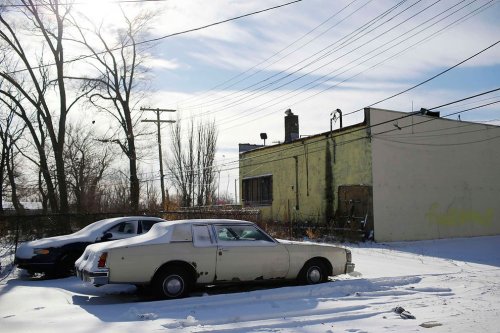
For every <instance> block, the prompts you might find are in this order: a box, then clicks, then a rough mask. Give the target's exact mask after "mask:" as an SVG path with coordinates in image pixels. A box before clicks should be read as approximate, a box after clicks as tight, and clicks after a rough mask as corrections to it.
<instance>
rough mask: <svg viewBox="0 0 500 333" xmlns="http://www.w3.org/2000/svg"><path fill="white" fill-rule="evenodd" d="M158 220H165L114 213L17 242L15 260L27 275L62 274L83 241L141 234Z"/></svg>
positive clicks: (80, 250) (79, 252)
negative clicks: (57, 233) (76, 227)
mask: <svg viewBox="0 0 500 333" xmlns="http://www.w3.org/2000/svg"><path fill="white" fill-rule="evenodd" d="M158 222H165V220H163V219H161V218H158V217H147V216H127V217H116V218H110V219H105V220H100V221H97V222H94V223H92V224H89V225H88V226H86V227H85V228H83V229H81V230H79V231H77V232H75V233H72V234H69V235H63V236H55V237H49V238H42V239H37V240H34V241H29V242H25V243H21V244H20V245H19V247H18V248H17V251H16V258H15V264H16V265H17V267H19V268H22V269H26V270H27V271H28V273H29V274H31V275H33V274H35V273H44V274H45V275H49V276H54V277H59V276H66V275H69V274H71V272H72V271H73V269H74V264H75V261H76V260H77V259H78V258H79V257H80V256H81V255H82V254H83V251H84V250H85V248H86V247H87V245H89V244H93V243H96V242H103V241H108V240H117V239H123V238H129V237H133V236H136V235H139V234H143V233H146V232H148V231H149V229H151V227H152V226H153V224H155V223H158Z"/></svg>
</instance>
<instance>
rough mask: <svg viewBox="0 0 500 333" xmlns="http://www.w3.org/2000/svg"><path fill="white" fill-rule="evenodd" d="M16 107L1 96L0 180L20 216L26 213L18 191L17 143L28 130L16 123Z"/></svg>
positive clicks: (0, 189)
mask: <svg viewBox="0 0 500 333" xmlns="http://www.w3.org/2000/svg"><path fill="white" fill-rule="evenodd" d="M13 108H15V105H12V101H10V100H6V99H4V98H2V97H1V96H0V111H1V112H0V141H1V143H2V156H1V159H0V179H1V181H2V185H3V184H8V186H9V188H10V192H11V195H10V198H11V201H12V205H13V206H14V209H15V210H16V212H17V213H18V214H20V213H22V212H23V211H24V208H23V206H22V205H21V203H20V200H19V196H18V191H17V178H18V176H19V172H18V168H17V164H16V157H17V155H18V154H19V151H18V150H17V146H16V143H17V142H18V140H19V139H20V138H21V137H22V135H23V132H24V130H25V128H26V125H25V124H19V123H15V121H14V111H13ZM3 197H4V187H3V186H1V187H0V198H1V199H3ZM0 212H3V204H2V203H0Z"/></svg>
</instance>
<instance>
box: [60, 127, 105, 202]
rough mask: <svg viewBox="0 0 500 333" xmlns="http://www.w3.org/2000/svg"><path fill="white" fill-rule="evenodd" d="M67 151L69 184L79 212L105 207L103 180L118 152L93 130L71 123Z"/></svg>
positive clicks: (66, 160)
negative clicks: (98, 140) (99, 139)
mask: <svg viewBox="0 0 500 333" xmlns="http://www.w3.org/2000/svg"><path fill="white" fill-rule="evenodd" d="M67 141H68V142H67V143H68V144H67V148H66V150H65V152H64V157H65V163H66V169H67V177H68V184H69V188H70V189H71V194H72V196H73V201H74V205H75V208H76V211H77V212H99V211H102V207H101V200H102V196H103V190H102V184H101V183H102V180H103V177H104V175H105V173H106V172H107V171H108V169H109V167H110V165H111V162H112V160H113V158H114V157H115V154H114V153H113V151H112V150H111V149H110V147H109V146H108V145H102V144H99V143H98V142H97V141H96V140H95V139H94V137H93V131H92V130H88V129H84V128H83V127H82V126H78V125H70V126H68V138H67Z"/></svg>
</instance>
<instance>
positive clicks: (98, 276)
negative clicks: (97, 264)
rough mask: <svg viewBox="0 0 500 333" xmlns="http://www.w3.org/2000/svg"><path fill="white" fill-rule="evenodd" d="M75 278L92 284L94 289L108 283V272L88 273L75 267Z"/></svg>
mask: <svg viewBox="0 0 500 333" xmlns="http://www.w3.org/2000/svg"><path fill="white" fill-rule="evenodd" d="M75 272H76V276H77V277H78V278H79V279H80V280H82V281H83V282H85V283H90V284H93V285H94V286H96V287H99V286H102V285H105V284H108V283H109V271H108V270H102V271H98V272H88V271H85V270H80V269H78V268H76V267H75Z"/></svg>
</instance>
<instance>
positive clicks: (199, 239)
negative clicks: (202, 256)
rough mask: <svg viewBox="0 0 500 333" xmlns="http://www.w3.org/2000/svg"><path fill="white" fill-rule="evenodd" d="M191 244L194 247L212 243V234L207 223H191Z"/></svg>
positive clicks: (206, 245)
mask: <svg viewBox="0 0 500 333" xmlns="http://www.w3.org/2000/svg"><path fill="white" fill-rule="evenodd" d="M193 244H194V246H195V247H208V246H212V245H213V240H212V236H211V235H210V231H209V229H208V226H207V225H193Z"/></svg>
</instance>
